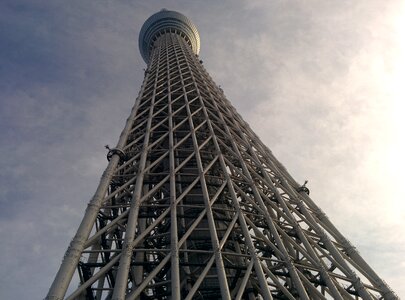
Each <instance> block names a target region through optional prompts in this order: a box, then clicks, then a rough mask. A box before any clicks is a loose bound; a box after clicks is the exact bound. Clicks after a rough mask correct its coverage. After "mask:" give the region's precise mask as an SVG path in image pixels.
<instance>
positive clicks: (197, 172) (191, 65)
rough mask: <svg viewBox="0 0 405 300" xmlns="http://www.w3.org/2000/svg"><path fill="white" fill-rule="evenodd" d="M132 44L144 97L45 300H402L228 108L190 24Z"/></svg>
mask: <svg viewBox="0 0 405 300" xmlns="http://www.w3.org/2000/svg"><path fill="white" fill-rule="evenodd" d="M140 47H141V53H142V55H143V57H144V58H145V60H146V61H147V62H148V67H147V69H146V71H145V79H144V82H143V84H142V88H141V91H140V94H139V96H138V98H137V100H136V103H135V106H134V107H133V109H132V112H131V114H130V116H129V118H128V120H127V123H126V125H125V128H124V130H123V132H122V134H121V136H120V139H119V142H118V144H117V146H116V148H114V149H110V151H109V154H108V159H109V164H108V167H107V169H106V170H105V172H104V174H103V176H102V178H101V181H100V184H99V187H98V189H97V191H96V193H95V195H94V197H93V199H92V200H91V202H90V203H89V205H88V208H87V210H86V212H85V216H84V218H83V221H82V223H81V224H80V227H79V229H78V231H77V234H76V236H75V237H74V239H73V240H72V242H71V244H70V246H69V248H68V250H67V252H66V255H65V257H64V260H63V262H62V265H61V267H60V270H59V272H58V273H57V275H56V278H55V281H54V283H53V284H52V286H51V289H50V291H49V294H48V296H47V299H128V300H129V299H267V300H268V299H291V300H293V299H398V298H397V297H396V296H395V294H394V293H393V292H392V291H391V290H390V288H389V287H388V286H387V285H386V283H385V282H384V281H383V280H381V279H380V278H379V276H378V275H377V274H376V273H375V272H374V271H373V270H372V269H371V268H370V267H369V266H368V264H367V263H366V262H365V261H364V260H363V259H362V257H361V256H360V255H359V253H358V252H357V251H356V250H355V248H354V247H353V246H352V245H351V244H350V243H349V242H348V241H347V240H346V238H345V237H343V236H342V234H340V233H339V231H338V230H337V229H336V228H335V227H334V226H333V224H332V223H331V222H330V221H329V219H328V218H327V217H326V216H325V214H324V213H323V212H322V211H321V210H320V209H319V208H318V206H317V205H316V204H315V203H314V202H313V201H312V200H311V199H310V198H309V196H308V195H309V191H308V189H307V188H306V187H305V186H302V185H299V184H298V183H297V182H296V181H295V180H294V179H293V178H292V177H291V176H290V175H289V174H288V173H287V171H286V169H285V168H284V167H283V166H282V165H281V164H280V163H279V162H278V161H277V159H276V158H275V157H274V156H273V154H272V153H271V151H270V150H269V149H268V148H267V147H266V146H265V145H263V143H262V142H261V141H260V139H259V138H258V137H257V136H256V135H255V133H254V132H253V131H252V130H251V129H250V127H249V125H248V124H247V123H246V122H245V121H244V120H243V119H242V118H241V116H240V115H239V114H238V113H237V112H236V110H235V109H234V108H233V107H232V105H231V104H230V102H229V101H228V100H227V99H226V98H225V96H224V94H223V92H222V90H221V88H219V87H218V86H217V85H216V84H215V83H214V81H213V80H212V79H211V77H210V76H209V74H208V73H207V72H206V70H205V69H204V67H203V65H202V62H201V61H200V59H199V58H198V51H199V37H198V33H197V30H196V28H195V26H194V25H193V24H192V23H191V22H190V21H189V20H188V19H187V18H186V17H184V16H183V15H181V14H179V13H176V12H172V11H166V10H164V11H161V12H159V13H157V14H155V15H153V16H152V17H151V18H150V19H148V21H147V22H146V23H145V25H144V27H143V29H142V31H141V37H140ZM74 273H76V274H78V277H79V278H80V285H79V287H77V288H75V289H73V291H72V292H71V294H70V295H69V296H67V297H66V296H65V294H66V291H67V288H68V286H69V283H70V282H71V280H72V277H73V275H74ZM65 297H66V298H65Z"/></svg>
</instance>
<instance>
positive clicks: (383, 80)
mask: <svg viewBox="0 0 405 300" xmlns="http://www.w3.org/2000/svg"><path fill="white" fill-rule="evenodd" d="M164 7H166V8H168V9H173V10H178V11H179V12H181V13H183V14H185V15H186V16H188V17H189V18H190V19H191V20H193V22H194V23H195V24H196V25H197V28H198V30H199V32H200V36H201V52H200V56H201V58H202V59H203V61H204V65H205V66H206V68H207V70H208V71H209V72H210V74H211V75H212V76H213V78H214V80H215V81H216V82H217V83H218V84H220V85H221V86H222V88H223V89H224V91H225V94H226V95H227V97H228V98H229V99H230V100H231V102H232V103H233V104H234V105H235V106H236V108H237V110H238V111H239V112H240V113H241V115H242V116H243V117H244V119H245V120H246V121H248V123H250V124H251V127H252V128H253V129H254V130H255V131H256V132H257V133H258V134H259V136H260V137H261V138H262V140H263V141H264V142H265V143H266V144H267V145H268V146H269V147H270V148H271V149H272V151H273V153H274V154H275V155H276V156H277V157H278V158H279V160H280V161H281V162H282V163H283V164H284V165H285V166H286V167H287V169H288V170H289V171H290V173H291V174H292V175H293V176H294V177H295V178H296V179H297V180H298V181H300V182H303V181H304V180H305V179H308V180H309V184H308V186H309V188H310V189H311V196H312V199H313V200H314V201H315V202H316V203H318V205H319V206H320V207H321V208H322V209H323V210H324V211H325V212H326V213H327V215H328V216H329V217H330V219H331V220H332V222H334V223H335V225H336V226H337V227H338V228H339V229H341V231H342V232H343V233H344V234H345V235H346V236H347V237H348V239H349V240H351V241H352V243H353V244H354V245H355V246H357V248H358V249H359V251H360V253H361V254H362V255H363V257H364V258H365V259H366V261H368V262H369V264H370V265H371V266H372V267H373V268H374V269H375V270H376V271H377V272H378V273H379V274H380V275H381V277H382V278H383V279H385V280H386V281H387V282H388V283H389V284H390V285H391V287H392V288H393V289H394V290H395V291H396V292H397V293H398V294H399V296H402V297H405V288H404V287H403V284H402V282H405V260H404V252H405V238H404V236H405V204H404V203H405V201H404V200H405V199H404V196H405V192H404V189H403V179H402V177H401V176H402V170H403V169H404V168H405V161H404V158H403V152H404V151H405V141H404V135H403V131H404V127H405V121H404V118H403V114H404V110H405V109H404V104H403V103H402V102H403V98H404V96H405V92H404V90H403V86H402V81H401V78H403V77H404V71H403V70H404V69H405V32H404V28H405V24H404V23H403V21H402V20H404V19H405V5H404V1H400V0H388V1H381V0H379V1H377V0H367V1H366V0H359V1H355V2H354V3H353V1H345V0H343V1H342V0H340V1H338V0H330V1H321V0H319V1H317V0H309V1H305V3H304V2H303V1H292V0H272V1H264V0H263V1H261V0H255V1H242V0H233V1H230V0H225V1H221V2H216V1H204V2H201V1H147V2H144V1H129V0H128V1H124V0H120V1H107V0H102V1H96V0H87V1H77V0H73V1H35V0H31V1H18V0H17V1H7V0H3V1H1V3H0V103H1V110H0V128H1V134H0V154H1V157H2V159H1V160H0V168H1V170H2V172H1V173H0V238H1V240H2V243H1V244H2V246H1V248H2V256H1V258H0V298H1V299H40V298H42V297H44V296H45V294H46V292H47V290H48V288H49V285H50V283H51V281H52V279H53V276H54V275H55V273H56V271H57V268H58V266H59V264H60V262H61V259H62V257H63V254H64V251H65V250H66V248H67V245H68V243H69V241H70V239H71V238H72V237H73V234H74V232H75V230H76V228H77V226H78V224H79V222H80V220H81V217H82V215H83V211H84V209H85V206H86V204H87V202H88V200H89V199H90V198H91V196H92V194H93V193H94V191H95V189H96V186H97V183H98V180H99V178H100V176H101V173H102V171H103V169H104V168H105V167H106V162H107V160H106V157H105V156H106V150H105V149H104V145H106V144H109V145H110V146H113V145H115V143H116V141H117V139H118V136H119V134H120V131H121V130H122V128H123V126H124V123H125V120H126V118H127V117H128V115H129V112H130V108H131V106H132V105H133V103H134V101H135V98H136V96H137V94H138V91H139V88H140V85H141V81H142V79H143V78H142V76H143V71H142V69H143V68H144V67H145V64H144V62H143V60H142V58H141V56H140V54H139V51H138V45H137V39H138V33H139V30H140V28H141V26H142V24H143V22H144V21H145V20H146V18H148V17H149V16H150V15H151V14H153V13H155V12H157V11H158V10H160V9H161V8H164Z"/></svg>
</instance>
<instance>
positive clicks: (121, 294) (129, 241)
mask: <svg viewBox="0 0 405 300" xmlns="http://www.w3.org/2000/svg"><path fill="white" fill-rule="evenodd" d="M158 49H159V52H160V51H161V45H159V47H158ZM155 51H157V50H155ZM155 59H156V58H155ZM157 59H158V62H157V63H158V65H157V71H156V74H157V73H158V72H159V62H160V56H157ZM156 84H157V76H156V77H155V84H154V91H153V95H152V99H151V104H150V108H149V118H148V121H147V126H146V133H145V138H144V142H143V147H142V148H143V149H142V154H141V159H140V160H139V169H138V174H137V177H136V183H135V190H134V194H133V196H132V199H131V207H130V212H129V215H128V222H127V228H126V232H125V239H124V245H123V247H122V250H121V258H120V262H119V267H118V272H117V276H116V278H115V287H114V292H113V296H112V300H124V299H125V294H126V289H127V285H128V272H129V268H130V266H131V265H130V264H131V258H132V251H133V247H134V245H133V241H134V238H135V233H136V226H137V223H138V213H139V208H140V205H141V203H140V199H141V194H142V186H143V177H144V175H145V165H146V159H147V156H148V145H149V137H150V129H151V125H152V115H153V111H154V103H155V99H156Z"/></svg>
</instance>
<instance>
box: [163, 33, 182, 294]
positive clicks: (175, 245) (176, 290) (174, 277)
mask: <svg viewBox="0 0 405 300" xmlns="http://www.w3.org/2000/svg"><path fill="white" fill-rule="evenodd" d="M169 37H170V41H171V44H173V37H172V35H171V34H170V35H169V34H165V44H166V45H165V46H166V49H165V50H166V64H167V67H166V71H167V95H168V113H169V165H170V256H171V289H172V294H171V297H172V299H173V300H176V299H180V273H179V272H180V270H179V250H180V249H179V238H178V235H177V205H176V177H175V176H176V173H175V159H174V137H173V109H172V95H171V84H170V66H169V51H168V47H169V45H168V38H169Z"/></svg>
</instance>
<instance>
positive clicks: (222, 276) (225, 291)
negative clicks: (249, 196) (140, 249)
mask: <svg viewBox="0 0 405 300" xmlns="http://www.w3.org/2000/svg"><path fill="white" fill-rule="evenodd" d="M175 38H176V39H177V43H178V44H179V45H180V48H181V50H182V53H183V56H184V57H185V54H184V51H183V47H184V41H183V40H180V38H179V36H176V37H175ZM175 55H176V60H177V67H178V70H179V73H180V78H181V83H182V89H183V93H184V98H185V102H186V109H187V115H188V120H189V126H190V130H191V137H192V140H193V146H194V154H195V158H196V161H197V167H198V172H199V177H200V184H201V189H202V193H203V198H204V202H205V206H206V210H207V212H206V214H207V219H208V225H209V230H210V235H211V242H212V248H213V250H214V255H215V263H216V267H217V274H218V279H219V284H220V288H221V296H222V299H224V300H225V299H231V294H230V292H229V287H228V282H227V279H226V273H225V267H224V262H223V259H222V255H221V249H220V247H219V241H218V236H217V232H216V228H215V221H214V216H213V214H212V208H211V205H210V198H209V193H208V190H207V184H206V181H205V176H204V168H203V165H202V161H201V156H200V152H199V150H198V142H197V137H196V135H195V129H194V123H193V119H192V115H191V111H190V105H189V100H188V97H187V91H186V89H185V83H184V78H183V74H182V71H181V69H180V63H179V57H178V53H177V51H176V52H175ZM186 63H187V66H188V69H189V70H190V71H191V69H190V66H189V62H188V60H187V59H186ZM191 72H192V71H191Z"/></svg>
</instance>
